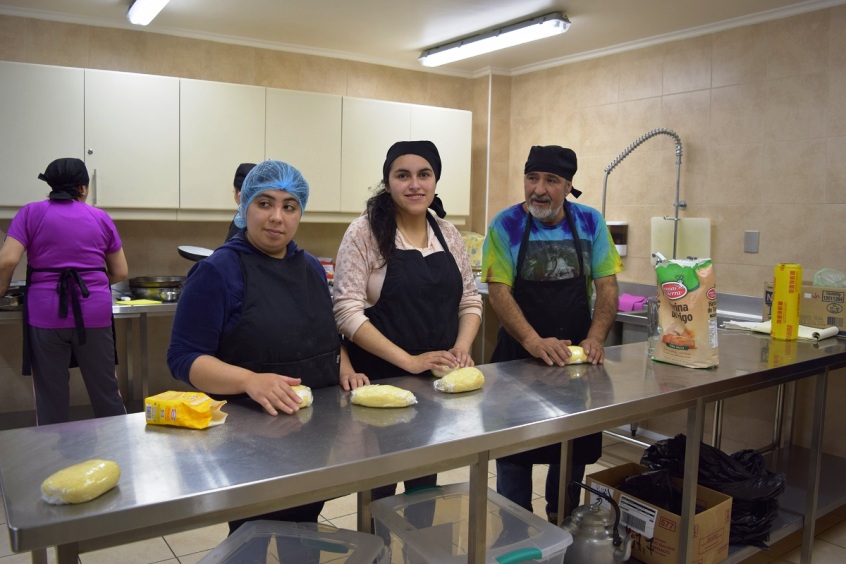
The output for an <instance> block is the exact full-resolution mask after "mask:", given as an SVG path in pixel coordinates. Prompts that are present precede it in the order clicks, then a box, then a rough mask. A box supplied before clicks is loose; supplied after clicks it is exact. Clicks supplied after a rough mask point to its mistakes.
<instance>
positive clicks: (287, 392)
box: [245, 372, 302, 415]
mask: <svg viewBox="0 0 846 564" xmlns="http://www.w3.org/2000/svg"><path fill="white" fill-rule="evenodd" d="M300 382H301V381H300V379H299V378H291V377H290V376H282V375H280V374H273V373H271V372H262V373H255V374H254V375H253V377H252V378H249V379H247V381H246V390H245V391H246V392H247V395H249V396H250V397H251V398H253V399H254V400H255V401H256V403H258V404H259V405H261V406H262V407H263V408H264V410H265V411H266V412H268V413H269V414H270V415H278V414H279V412H280V411H281V412H283V413H288V414H291V413H295V412H296V411H298V410H299V409H300V402H301V401H302V398H300V396H299V395H298V394H297V392H295V391H294V390H293V389H292V388H291V386H298V385H299V384H300Z"/></svg>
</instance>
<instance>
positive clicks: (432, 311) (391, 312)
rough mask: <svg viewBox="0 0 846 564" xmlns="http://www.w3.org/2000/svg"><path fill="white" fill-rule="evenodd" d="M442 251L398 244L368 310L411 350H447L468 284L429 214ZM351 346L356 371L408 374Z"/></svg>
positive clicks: (386, 332)
mask: <svg viewBox="0 0 846 564" xmlns="http://www.w3.org/2000/svg"><path fill="white" fill-rule="evenodd" d="M426 218H427V219H428V221H429V224H430V225H431V226H432V230H433V231H434V232H435V237H437V239H438V241H439V242H440V244H441V246H442V247H443V249H444V252H442V253H441V252H438V253H432V254H430V255H429V256H426V257H424V256H423V254H422V253H421V252H420V251H418V250H416V249H410V250H399V249H395V250H394V253H393V256H392V257H391V260H390V262H389V264H388V267H387V272H386V273H385V282H384V284H383V285H382V291H381V293H380V294H379V299H378V300H377V302H376V303H375V304H373V306H372V307H369V308H367V309H365V310H364V313H365V315H367V318H368V319H369V320H370V323H372V324H373V326H374V327H375V328H376V329H378V330H379V332H380V333H382V335H384V336H385V337H386V338H387V339H389V340H390V341H391V342H392V343H394V344H395V345H397V346H398V347H400V348H402V349H403V350H404V351H406V352H407V353H408V354H411V355H419V354H422V353H426V352H430V351H440V350H444V351H448V350H449V349H451V348H452V347H453V346H454V345H455V340H456V338H457V337H458V305H459V303H460V302H461V296H462V294H463V289H464V284H463V282H462V279H461V271H460V270H459V269H458V265H457V264H456V262H455V258H454V257H453V256H452V253H451V252H450V251H449V247H448V246H447V244H446V241H445V240H444V237H443V234H442V233H441V230H440V228H439V227H438V224H437V221H435V218H434V217H432V216H431V215H430V214H428V213H427V214H426ZM347 350H348V352H349V355H350V362H352V365H353V368H355V371H356V372H363V373H364V374H366V375H367V377H368V378H369V379H370V380H381V379H382V378H389V377H392V376H401V375H404V374H408V373H407V372H405V371H404V370H403V369H402V368H400V367H398V366H395V365H393V364H391V363H390V362H387V361H385V360H383V359H381V358H379V357H377V356H375V355H373V354H371V353H369V352H367V351H366V350H364V349H363V348H361V347H359V346H358V345H356V344H355V343H352V342H349V343H348V346H347Z"/></svg>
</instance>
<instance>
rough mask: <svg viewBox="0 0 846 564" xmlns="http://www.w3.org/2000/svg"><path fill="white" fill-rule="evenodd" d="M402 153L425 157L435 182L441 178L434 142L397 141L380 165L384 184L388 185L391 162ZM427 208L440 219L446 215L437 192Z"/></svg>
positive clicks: (438, 154) (439, 161)
mask: <svg viewBox="0 0 846 564" xmlns="http://www.w3.org/2000/svg"><path fill="white" fill-rule="evenodd" d="M403 155H417V156H418V157H422V158H424V159H426V162H428V163H429V166H431V167H432V171H433V172H434V173H435V182H437V181H439V180H440V179H441V154H440V153H438V148H437V147H436V146H435V144H434V143H432V142H431V141H397V142H396V143H394V144H393V145H391V148H390V149H388V154H387V155H385V164H383V165H382V182H384V183H385V186H387V185H388V173H390V172H391V164H393V162H394V161H395V160H397V158H399V157H401V156H403ZM429 209H431V210H432V211H434V212H435V213H436V214H437V216H438V217H440V218H441V219H443V218H445V217H446V211H444V204H443V202H442V201H441V199H440V198H438V195H437V194H435V198H434V200H432V203H431V204H430V205H429Z"/></svg>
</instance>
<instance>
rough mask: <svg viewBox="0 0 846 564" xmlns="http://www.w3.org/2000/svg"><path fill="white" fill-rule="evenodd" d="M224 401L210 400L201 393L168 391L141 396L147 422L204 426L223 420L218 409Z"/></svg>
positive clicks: (211, 425) (219, 422) (195, 426)
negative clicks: (146, 396) (143, 397)
mask: <svg viewBox="0 0 846 564" xmlns="http://www.w3.org/2000/svg"><path fill="white" fill-rule="evenodd" d="M224 405H226V402H225V401H218V400H213V399H211V398H210V397H209V396H207V395H206V394H204V393H202V392H175V391H168V392H162V393H160V394H156V395H155V396H150V397H148V398H145V399H144V411H145V414H146V418H147V424H148V425H173V426H175V427H188V428H189V429H205V428H207V427H214V426H215V425H220V424H222V423H223V422H224V421H226V413H224V412H223V411H221V410H220V408H221V407H223V406H224Z"/></svg>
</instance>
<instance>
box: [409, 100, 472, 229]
mask: <svg viewBox="0 0 846 564" xmlns="http://www.w3.org/2000/svg"><path fill="white" fill-rule="evenodd" d="M472 135H473V114H472V113H471V112H468V111H464V110H452V109H448V108H435V107H431V106H417V105H415V106H412V107H411V133H410V135H409V139H412V140H419V139H428V140H429V141H431V142H433V143H434V144H435V146H436V147H437V148H438V153H439V154H440V155H441V163H442V173H441V179H440V181H438V189H437V194H438V197H439V198H440V199H441V201H442V202H443V204H444V209H445V210H446V212H447V217H448V218H449V217H450V216H469V215H470V166H471V149H472Z"/></svg>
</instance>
